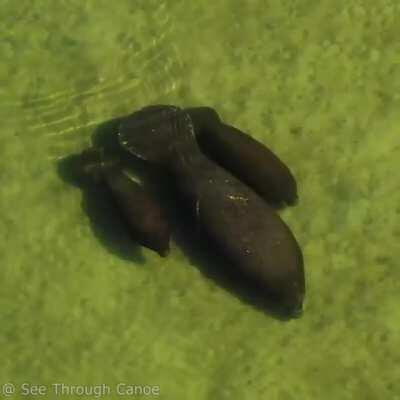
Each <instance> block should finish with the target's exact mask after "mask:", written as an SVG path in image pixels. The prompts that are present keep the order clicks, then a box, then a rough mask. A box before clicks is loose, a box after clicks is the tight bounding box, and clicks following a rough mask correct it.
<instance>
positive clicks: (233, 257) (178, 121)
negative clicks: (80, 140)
mask: <svg viewBox="0 0 400 400" xmlns="http://www.w3.org/2000/svg"><path fill="white" fill-rule="evenodd" d="M120 143H121V144H122V146H124V147H125V148H126V149H127V150H129V151H130V152H131V153H132V154H134V155H136V156H137V157H140V158H142V159H144V160H147V161H149V162H152V163H159V164H162V165H163V166H164V167H165V168H167V169H168V170H169V171H170V172H171V173H172V174H173V176H174V178H175V179H176V182H177V184H178V187H179V189H180V191H181V192H182V194H184V196H185V197H186V198H187V199H189V203H190V205H191V207H192V211H193V213H194V214H195V216H196V218H197V220H198V223H199V224H200V226H201V227H202V228H203V229H204V230H205V231H206V232H207V234H208V236H209V237H210V238H211V239H212V240H213V242H214V243H213V244H214V245H216V246H217V248H218V249H219V250H220V251H221V252H222V253H223V254H224V255H225V256H226V257H227V258H228V259H229V260H230V261H231V263H232V267H233V268H236V269H238V270H239V271H241V272H242V273H243V274H244V275H246V276H247V277H249V278H250V279H252V280H254V281H255V282H257V283H258V284H259V285H260V286H262V287H263V288H264V289H265V291H266V294H267V295H268V296H270V297H272V298H273V299H275V300H277V301H279V303H280V304H281V305H282V306H283V307H284V308H285V310H286V311H287V312H289V313H298V312H299V311H300V310H301V307H302V302H303V298H304V292H305V283H304V269H303V258H302V254H301V251H300V248H299V246H298V244H297V242H296V240H295V238H294V236H293V235H292V233H291V231H290V230H289V228H288V227H287V225H286V224H285V223H284V222H283V221H282V219H281V218H280V217H279V216H278V214H277V213H276V212H275V211H274V209H273V208H272V207H271V206H269V205H268V204H267V203H266V202H265V201H264V200H263V199H262V198H261V197H260V196H259V195H258V194H256V193H255V192H254V191H253V190H252V189H251V188H249V187H248V186H246V185H245V184H244V183H242V182H241V181H240V180H239V179H237V178H236V177H235V176H233V175H232V174H231V173H229V172H228V171H226V170H224V169H223V168H221V167H220V166H219V165H218V164H217V163H215V162H214V161H211V160H210V159H209V158H207V157H206V156H205V155H204V154H203V153H202V152H201V150H200V148H199V147H198V145H197V142H196V140H195V133H194V126H193V123H192V120H191V118H190V116H189V114H188V113H186V112H184V111H182V110H179V109H177V108H175V107H161V106H160V107H156V106H153V107H148V108H146V109H143V110H141V111H139V112H137V113H134V114H133V115H132V116H130V117H128V119H126V120H125V122H123V123H122V125H121V129H120Z"/></svg>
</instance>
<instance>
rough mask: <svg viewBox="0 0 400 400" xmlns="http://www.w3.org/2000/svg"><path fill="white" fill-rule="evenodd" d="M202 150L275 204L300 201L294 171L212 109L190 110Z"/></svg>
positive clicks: (290, 203)
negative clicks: (225, 121)
mask: <svg viewBox="0 0 400 400" xmlns="http://www.w3.org/2000/svg"><path fill="white" fill-rule="evenodd" d="M185 111H186V112H188V113H189V115H190V116H191V118H192V120H193V123H194V126H195V132H196V138H197V141H198V143H199V145H200V147H201V149H202V151H203V152H204V153H205V154H206V155H207V156H208V157H209V158H211V159H213V160H214V161H215V162H217V163H218V164H219V165H221V166H222V167H223V168H225V169H227V170H228V171H230V172H231V173H232V174H234V175H235V176H236V177H237V178H239V179H240V180H241V181H242V182H244V183H246V184H247V185H248V186H250V187H251V188H252V189H253V190H254V191H256V192H257V193H258V194H259V195H260V196H262V197H263V198H264V199H265V200H266V201H268V202H269V203H271V204H274V205H277V206H279V205H282V203H286V204H289V205H293V204H295V203H296V202H297V184H296V180H295V178H294V176H293V174H292V173H291V171H290V169H289V168H288V167H287V166H286V165H285V164H284V163H283V162H282V161H281V160H280V159H279V158H278V157H277V156H276V155H275V154H274V153H273V152H272V151H271V150H270V149H268V148H267V147H266V146H265V145H264V144H262V143H260V142H258V141H257V140H255V139H253V138H252V137H251V136H249V135H247V134H245V133H244V132H242V131H240V130H239V129H237V128H235V127H233V126H231V125H228V124H225V123H224V122H222V121H221V119H220V118H219V116H218V114H217V112H216V111H215V110H214V109H212V108H210V107H197V108H188V109H186V110H185Z"/></svg>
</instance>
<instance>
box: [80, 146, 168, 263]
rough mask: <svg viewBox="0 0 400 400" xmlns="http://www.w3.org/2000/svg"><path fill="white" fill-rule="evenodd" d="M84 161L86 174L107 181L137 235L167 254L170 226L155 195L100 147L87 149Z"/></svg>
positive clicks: (134, 235)
mask: <svg viewBox="0 0 400 400" xmlns="http://www.w3.org/2000/svg"><path fill="white" fill-rule="evenodd" d="M80 164H81V165H80V169H81V171H82V173H83V174H88V175H91V176H92V178H93V179H94V180H95V181H96V182H100V181H104V182H105V183H106V185H107V187H108V188H109V190H110V191H111V193H112V196H113V198H114V199H115V201H116V203H117V205H118V207H119V209H120V212H121V214H122V216H123V217H124V219H125V220H126V222H127V225H128V226H129V229H130V232H131V234H132V236H133V237H134V239H135V240H136V241H137V242H138V243H140V244H141V245H143V246H145V247H148V248H150V249H152V250H154V251H156V252H157V253H158V254H159V255H160V256H163V257H164V256H166V255H167V254H168V252H169V239H170V227H169V223H168V221H167V219H166V217H165V215H164V213H163V210H162V208H161V206H160V205H159V203H158V202H157V200H156V199H155V197H153V195H152V194H150V193H149V192H148V191H146V190H145V189H144V188H143V187H142V186H141V185H140V184H139V183H137V182H136V181H135V180H134V179H133V177H132V176H131V175H130V174H129V171H128V170H127V169H126V168H124V167H123V166H122V165H121V164H120V163H119V161H118V160H117V159H113V158H112V157H108V156H104V154H103V152H102V151H101V150H99V149H93V148H92V149H88V150H85V151H84V152H83V153H82V154H81V160H80Z"/></svg>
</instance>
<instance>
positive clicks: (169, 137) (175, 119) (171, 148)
mask: <svg viewBox="0 0 400 400" xmlns="http://www.w3.org/2000/svg"><path fill="white" fill-rule="evenodd" d="M118 136H119V142H120V144H121V146H122V147H123V148H125V149H126V150H127V151H129V152H130V153H131V154H133V155H134V156H136V157H138V158H140V159H142V160H145V161H149V162H151V163H157V164H166V163H168V162H169V161H170V160H171V159H173V158H174V157H176V156H177V155H178V154H179V153H180V151H182V150H183V147H185V148H187V147H191V146H194V147H197V143H196V139H195V134H194V127H193V123H192V120H191V118H190V116H189V114H188V113H186V112H185V111H183V110H182V109H180V108H178V107H174V106H163V105H160V106H149V107H145V108H143V109H141V110H139V111H136V112H134V113H133V114H131V115H129V116H128V117H126V118H125V119H123V120H122V122H121V124H120V128H119V134H118Z"/></svg>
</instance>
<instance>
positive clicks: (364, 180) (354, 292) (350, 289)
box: [0, 0, 400, 400]
mask: <svg viewBox="0 0 400 400" xmlns="http://www.w3.org/2000/svg"><path fill="white" fill-rule="evenodd" d="M188 4H189V2H184V1H169V2H168V1H128V0H117V1H116V2H114V3H113V4H112V5H111V3H110V2H108V1H104V0H96V1H95V0H88V1H78V0H76V1H75V0H74V1H72V0H71V1H61V0H60V1H45V0H43V1H39V0H35V1H27V0H19V1H13V0H10V1H6V0H0V17H1V21H2V23H1V27H0V30H1V38H2V39H1V41H0V60H1V61H0V81H1V85H0V119H1V122H2V129H1V132H0V210H1V212H0V235H1V239H0V279H1V282H2V290H1V294H0V349H1V352H0V354H1V363H0V383H1V384H3V383H7V382H12V383H14V385H15V389H16V394H15V395H14V398H26V396H23V395H22V393H21V387H20V385H21V384H22V383H23V382H30V383H32V384H42V385H45V386H46V389H47V394H46V395H44V396H41V397H46V398H54V397H55V393H54V387H52V386H51V384H53V383H55V382H63V383H65V384H66V385H72V384H75V385H84V384H85V385H94V384H106V385H109V387H110V388H111V395H110V396H109V398H120V397H121V396H118V394H117V393H116V385H117V383H118V382H124V383H134V384H142V385H144V384H148V385H158V386H159V388H160V395H159V396H158V397H159V398H162V399H174V400H177V399H192V400H197V399H268V400H275V399H276V400H278V399H279V400H291V399H296V400H300V399H326V400H328V399H335V400H336V399H363V400H366V399H374V400H375V399H399V398H400V386H399V378H400V353H399V351H398V349H399V348H400V307H399V290H400V270H399V268H398V264H397V262H396V261H395V260H398V259H399V256H400V247H399V245H398V242H399V237H400V230H399V214H400V194H399V190H398V187H399V184H398V171H399V167H400V162H399V160H400V154H399V153H400V151H399V149H400V136H399V130H400V114H399V113H398V109H399V106H400V42H399V40H398V38H399V37H400V4H399V3H398V2H397V1H394V0H392V1H384V0H360V1H357V2H350V3H349V2H347V1H342V0H340V1H336V2H332V1H328V0H323V1H314V0H308V1H306V0H303V1H279V2H278V1H261V0H260V1H249V2H246V4H244V2H239V1H234V0H224V1H219V2H215V1H198V2H196V3H195V4H193V5H188ZM150 103H171V104H177V105H198V104H204V105H211V106H214V107H216V108H217V109H218V110H219V111H220V112H221V114H222V116H223V117H224V118H225V119H226V120H227V121H229V122H230V123H232V124H234V125H236V126H238V127H240V128H242V129H244V130H245V131H247V132H250V133H251V134H252V135H253V136H254V137H256V138H258V139H259V140H262V141H263V142H264V143H266V144H268V145H269V146H270V147H271V148H272V149H274V150H275V151H276V152H277V153H278V154H279V155H280V156H281V157H282V159H283V160H285V161H286V162H287V163H288V164H289V165H290V166H291V168H292V170H293V171H294V173H295V175H296V177H297V179H298V183H299V188H300V203H299V205H298V206H297V207H294V208H292V209H290V210H286V211H284V212H283V214H282V215H283V217H284V219H285V220H286V221H287V222H288V223H289V224H290V226H291V227H292V228H293V231H294V232H295V234H296V236H297V237H298V239H299V242H300V243H301V246H302V248H303V251H304V256H305V263H306V278H307V299H306V307H305V313H304V315H303V317H302V318H301V319H298V320H293V321H290V322H282V321H279V320H277V319H274V318H273V317H271V316H269V315H266V314H265V313H262V312H261V311H259V310H256V309H254V308H253V307H251V306H250V305H249V304H246V303H244V302H242V301H241V300H240V299H239V298H238V297H236V296H234V295H233V294H232V293H230V292H229V291H227V290H225V289H224V288H222V287H221V286H220V285H218V284H217V283H216V282H214V281H213V280H210V279H207V278H206V277H205V276H204V275H202V273H201V272H200V270H199V268H198V266H197V265H196V263H195V262H193V261H192V260H191V259H190V258H188V257H187V256H186V255H185V253H184V252H183V251H182V249H181V248H180V247H179V246H177V245H175V244H173V245H172V251H171V254H170V256H169V257H168V258H166V259H161V258H159V257H158V256H157V255H156V254H154V253H152V252H151V251H148V250H146V249H136V250H135V257H133V259H131V260H127V259H126V258H123V257H120V256H119V255H118V254H117V253H115V252H112V251H110V250H109V249H108V248H107V246H104V245H103V244H102V242H101V241H99V239H98V237H96V235H95V234H94V232H93V230H92V229H91V225H90V221H89V218H88V216H87V215H86V213H85V212H84V210H83V209H82V204H81V203H82V193H81V191H80V190H79V189H78V188H76V187H73V186H71V185H68V184H67V183H66V182H64V181H63V180H62V179H60V177H59V175H58V174H57V171H56V161H57V160H58V159H60V158H62V157H64V156H66V155H68V154H70V153H73V152H75V151H78V150H80V149H82V148H83V147H84V146H86V145H87V144H88V143H89V142H90V136H91V135H92V133H93V131H94V130H95V128H96V127H97V126H98V124H100V123H102V122H105V121H107V120H109V119H111V118H113V117H117V116H120V115H124V114H127V113H129V112H131V111H132V110H135V109H137V108H138V107H141V106H144V105H147V104H150ZM210 262H211V263H212V261H210ZM215 267H216V268H217V267H218V265H215ZM2 389H3V388H0V390H2ZM67 397H68V396H67ZM69 397H70V398H75V397H76V398H82V396H78V395H77V396H72V395H71V396H69ZM104 397H106V396H104ZM125 397H128V396H125Z"/></svg>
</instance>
